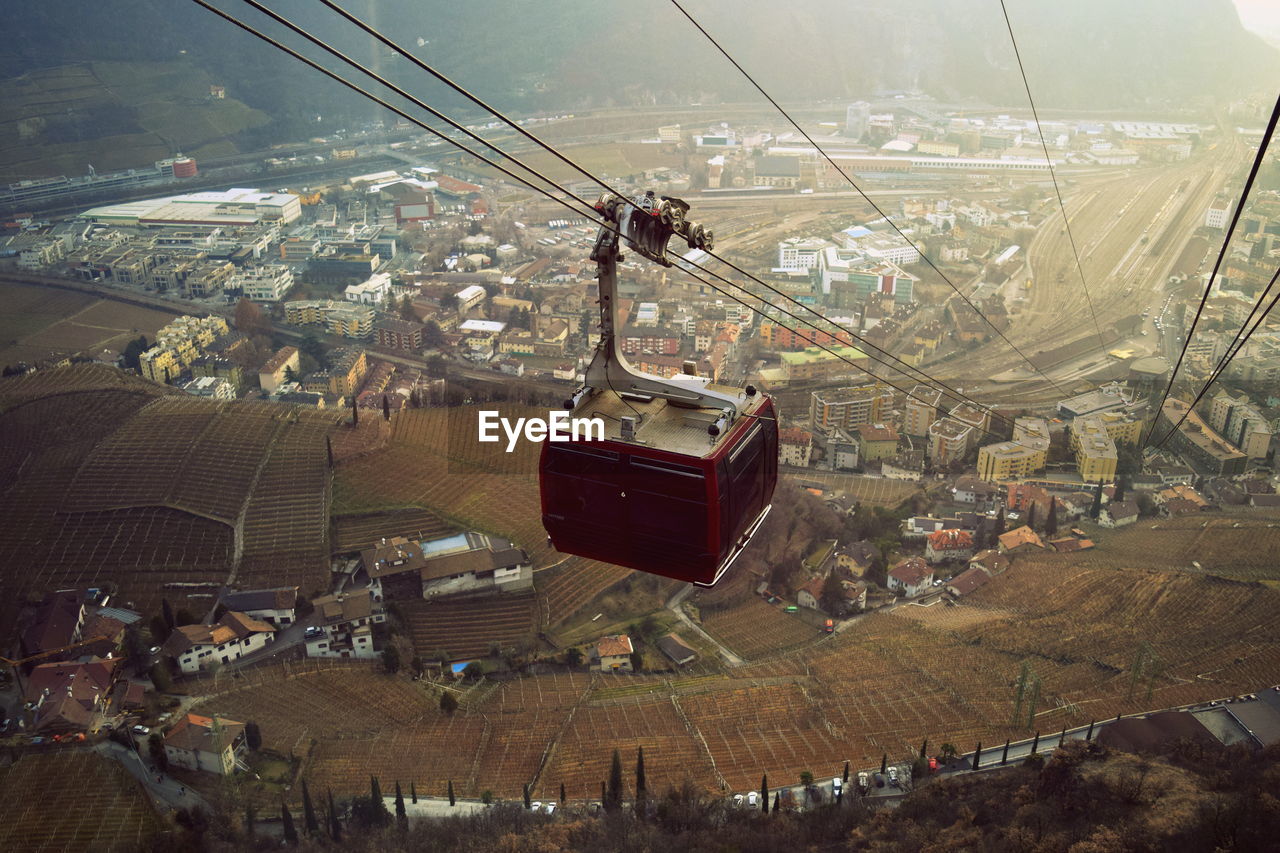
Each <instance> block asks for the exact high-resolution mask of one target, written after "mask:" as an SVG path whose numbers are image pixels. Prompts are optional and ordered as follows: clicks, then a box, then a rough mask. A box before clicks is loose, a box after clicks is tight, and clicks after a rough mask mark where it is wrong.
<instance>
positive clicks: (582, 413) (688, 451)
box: [573, 383, 766, 458]
mask: <svg viewBox="0 0 1280 853" xmlns="http://www.w3.org/2000/svg"><path fill="white" fill-rule="evenodd" d="M708 387H709V388H710V389H711V390H713V391H721V392H723V393H726V394H738V395H741V394H742V390H741V389H740V388H733V387H730V386H725V385H716V384H714V383H712V384H709V385H708ZM742 396H743V399H744V402H743V404H742V412H743V414H744V415H745V416H747V417H750V416H751V415H753V414H756V413H757V412H759V410H760V409H761V407H762V406H763V404H764V400H765V399H766V398H765V395H763V394H757V395H755V396H754V397H751V398H747V397H745V395H742ZM637 413H638V414H639V415H640V417H639V421H640V423H639V425H638V426H637V428H636V439H637V440H636V442H635V443H636V444H637V445H639V446H641V447H649V448H653V449H655V450H665V451H668V452H671V453H679V454H682V455H684V456H696V457H699V458H702V457H705V456H710V455H711V454H712V453H714V452H715V451H716V450H717V449H719V447H720V446H721V445H722V444H723V443H724V440H725V438H726V437H727V436H728V435H729V434H730V433H731V432H732V431H733V430H732V429H728V430H724V431H722V432H721V433H720V435H718V436H715V437H713V436H711V435H708V434H707V426H708V425H710V424H711V423H712V422H714V421H715V419H716V417H717V416H718V415H719V411H717V410H716V409H699V408H688V407H685V406H678V405H675V404H673V403H671V402H670V401H668V400H664V399H661V398H656V397H655V398H654V399H652V400H650V401H648V402H645V401H643V400H638V399H635V398H633V397H631V396H628V397H626V398H625V399H624V398H622V397H621V396H619V395H618V394H617V393H615V392H613V391H611V390H609V389H607V388H606V389H603V390H602V391H601V392H600V393H599V394H596V395H594V396H591V397H588V398H586V399H584V400H583V401H582V402H581V403H579V404H578V407H577V408H576V409H575V410H574V412H573V417H575V418H594V417H599V418H600V419H602V420H603V421H604V437H605V439H606V440H609V441H623V438H622V420H621V419H622V418H623V417H627V416H630V417H636V415H637Z"/></svg>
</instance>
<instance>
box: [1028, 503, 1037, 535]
mask: <svg viewBox="0 0 1280 853" xmlns="http://www.w3.org/2000/svg"><path fill="white" fill-rule="evenodd" d="M1027 527H1030V528H1031V529H1032V530H1035V529H1036V502H1035V501H1032V502H1031V505H1030V506H1028V507H1027Z"/></svg>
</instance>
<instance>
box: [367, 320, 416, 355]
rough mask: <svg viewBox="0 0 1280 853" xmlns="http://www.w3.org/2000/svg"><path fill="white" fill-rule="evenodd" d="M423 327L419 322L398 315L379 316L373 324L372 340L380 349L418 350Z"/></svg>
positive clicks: (411, 351)
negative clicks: (403, 318) (402, 318)
mask: <svg viewBox="0 0 1280 853" xmlns="http://www.w3.org/2000/svg"><path fill="white" fill-rule="evenodd" d="M425 329H426V327H425V326H423V325H422V324H421V323H414V322H412V321H410V320H401V319H400V318H399V317H379V318H378V319H377V320H375V321H374V324H373V334H374V342H375V343H376V344H377V346H379V347H380V348H382V349H392V350H400V351H402V352H410V353H413V352H418V351H419V350H421V349H422V335H423V333H424V331H425Z"/></svg>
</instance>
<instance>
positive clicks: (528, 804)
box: [524, 782, 603, 809]
mask: <svg viewBox="0 0 1280 853" xmlns="http://www.w3.org/2000/svg"><path fill="white" fill-rule="evenodd" d="M602 787H603V786H602ZM524 807H525V808H526V809H531V808H533V798H532V797H531V796H529V783H528V782H525V783H524Z"/></svg>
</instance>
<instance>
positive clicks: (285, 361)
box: [258, 346, 302, 394]
mask: <svg viewBox="0 0 1280 853" xmlns="http://www.w3.org/2000/svg"><path fill="white" fill-rule="evenodd" d="M301 364H302V360H301V356H300V355H299V353H298V348H297V347H294V346H284V347H280V349H278V350H276V352H275V355H273V356H271V358H269V359H267V362H266V364H264V365H262V367H261V368H259V369H258V384H259V385H261V386H262V390H263V391H265V392H266V393H268V394H271V393H274V392H275V390H276V389H277V388H279V387H280V384H281V383H282V382H284V381H285V374H287V373H288V372H289V371H290V370H292V371H293V372H294V373H295V374H297V373H298V370H299V367H300V366H301Z"/></svg>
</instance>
